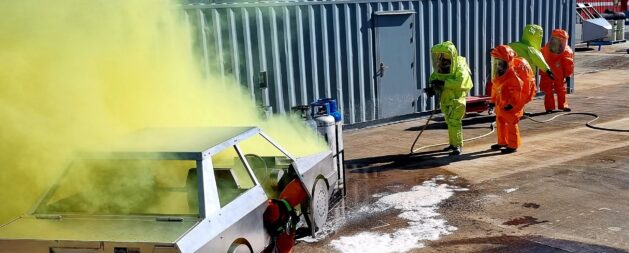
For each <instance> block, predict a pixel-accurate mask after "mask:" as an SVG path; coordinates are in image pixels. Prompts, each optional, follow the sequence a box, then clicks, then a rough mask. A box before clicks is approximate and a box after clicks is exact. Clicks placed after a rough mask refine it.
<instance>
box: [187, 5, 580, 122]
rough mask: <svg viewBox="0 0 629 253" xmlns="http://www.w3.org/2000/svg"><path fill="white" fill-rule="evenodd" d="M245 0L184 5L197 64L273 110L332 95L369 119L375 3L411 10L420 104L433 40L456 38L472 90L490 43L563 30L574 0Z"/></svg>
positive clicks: (429, 104)
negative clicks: (264, 82)
mask: <svg viewBox="0 0 629 253" xmlns="http://www.w3.org/2000/svg"><path fill="white" fill-rule="evenodd" d="M254 2H255V1H250V2H249V3H222V4H204V5H200V4H196V5H195V4H190V5H185V6H184V8H185V9H186V11H187V13H186V14H187V15H188V16H189V18H188V22H191V23H194V24H193V25H194V26H192V27H194V28H195V29H197V30H194V31H195V32H194V34H195V36H196V37H198V41H197V44H198V45H199V46H198V48H199V60H200V62H201V65H202V67H203V68H204V70H205V73H206V74H212V73H217V74H220V75H221V76H225V75H227V76H233V77H235V80H236V81H239V82H240V83H241V84H242V85H243V87H246V88H247V89H249V93H250V94H251V97H252V99H261V100H262V101H261V102H262V104H268V103H273V107H274V111H275V112H278V113H284V112H286V111H288V110H289V109H290V106H293V105H296V104H297V103H299V104H304V103H308V102H311V101H312V100H314V99H317V98H322V97H332V98H335V99H337V100H338V104H339V106H341V108H339V110H340V111H341V112H342V113H343V115H345V116H347V119H346V123H350V124H351V123H359V122H365V121H370V120H376V119H378V115H377V111H378V110H377V106H378V99H379V98H378V84H377V82H376V79H375V73H376V65H377V64H378V63H377V62H375V58H374V55H375V51H374V50H375V48H376V47H375V45H374V30H373V23H372V16H373V13H374V12H375V11H385V10H387V11H390V10H415V11H416V12H417V15H416V18H415V34H416V35H415V36H416V37H415V38H414V41H415V47H416V55H415V58H416V71H415V73H416V80H417V88H418V93H419V94H421V95H420V99H419V102H418V106H417V108H418V111H419V112H424V111H426V110H431V109H433V108H435V106H436V105H435V102H436V101H435V100H434V98H432V99H428V98H427V97H426V96H424V95H423V93H422V92H421V90H420V89H422V88H424V87H425V85H426V82H427V79H428V78H429V76H430V72H431V63H430V48H431V47H432V46H433V45H434V44H436V43H439V42H442V41H444V40H452V41H453V42H454V43H455V45H457V47H458V48H459V52H460V54H461V55H462V56H465V57H466V58H467V60H468V63H469V65H470V69H471V70H472V72H473V73H472V76H473V81H474V85H475V88H474V89H473V92H472V94H474V95H480V94H483V92H484V91H485V82H486V81H487V78H488V76H489V71H490V68H489V60H490V57H489V52H490V50H491V49H492V48H493V47H495V46H496V45H498V44H505V43H509V42H511V41H514V40H518V39H519V38H520V36H521V34H522V28H523V27H524V25H526V24H529V23H536V24H539V25H541V26H543V27H544V30H545V36H546V37H547V36H548V35H549V34H550V32H551V31H552V30H553V29H555V28H563V29H566V30H568V31H569V33H571V34H572V31H573V30H574V22H575V20H574V19H575V14H574V8H575V5H576V4H575V0H557V1H546V0H396V1H391V0H346V1H329V0H322V1H302V0H296V1H286V2H284V1H276V2H268V3H254ZM239 15H240V17H237V16H239ZM223 33H226V36H223ZM571 45H574V40H571ZM294 57H295V58H294ZM293 61H296V62H295V64H294V63H293ZM268 63H270V64H268ZM226 64H227V65H226ZM228 72H229V73H228ZM241 72H242V73H241ZM258 72H268V73H269V74H268V77H269V89H268V90H262V92H263V93H262V94H259V96H256V95H257V94H256V93H257V92H258V91H257V90H256V81H259V80H258V79H257V74H258ZM240 79H242V80H240Z"/></svg>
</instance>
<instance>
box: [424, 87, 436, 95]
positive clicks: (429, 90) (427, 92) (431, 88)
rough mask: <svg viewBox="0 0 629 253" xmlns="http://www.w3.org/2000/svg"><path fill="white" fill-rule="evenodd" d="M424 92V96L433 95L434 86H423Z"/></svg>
mask: <svg viewBox="0 0 629 253" xmlns="http://www.w3.org/2000/svg"><path fill="white" fill-rule="evenodd" d="M424 92H425V93H426V96H428V97H433V96H434V95H435V88H433V87H426V88H424Z"/></svg>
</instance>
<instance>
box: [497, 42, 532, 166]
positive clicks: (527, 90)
mask: <svg viewBox="0 0 629 253" xmlns="http://www.w3.org/2000/svg"><path fill="white" fill-rule="evenodd" d="M491 64H492V70H491V71H492V83H493V86H492V93H491V103H493V104H494V105H495V112H496V128H497V135H498V143H497V144H494V145H492V146H491V149H492V150H501V152H502V153H504V154H509V153H514V152H516V151H517V149H518V148H519V147H520V144H521V140H520V129H519V126H518V123H519V122H520V117H522V115H523V114H524V106H525V105H526V104H527V103H528V102H530V101H531V100H533V98H534V97H535V92H536V88H535V74H534V73H533V70H532V68H531V66H530V65H529V64H528V62H527V61H526V60H525V59H524V58H521V57H516V54H515V52H514V51H513V49H511V47H509V46H506V45H500V46H498V47H496V48H494V49H493V50H492V51H491Z"/></svg>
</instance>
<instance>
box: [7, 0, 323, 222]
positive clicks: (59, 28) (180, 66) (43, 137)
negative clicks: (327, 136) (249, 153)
mask: <svg viewBox="0 0 629 253" xmlns="http://www.w3.org/2000/svg"><path fill="white" fill-rule="evenodd" d="M192 42H193V41H192V36H191V31H190V29H189V27H188V26H187V25H186V24H185V22H183V17H182V13H181V10H180V9H179V7H178V6H177V5H176V4H175V3H173V2H172V1H169V0H133V1H128V0H87V1H86V0H60V1H54V2H42V1H37V0H20V1H1V2H0V186H1V187H2V188H1V191H0V203H2V204H1V206H2V208H0V224H2V223H4V222H6V221H7V220H9V219H11V218H12V217H15V216H17V215H19V214H21V213H24V212H25V211H27V209H28V208H29V207H30V206H31V205H32V204H33V203H34V202H35V200H36V198H37V197H38V196H40V194H41V192H42V190H43V189H44V188H45V187H47V186H48V185H49V184H50V183H51V182H52V178H53V177H54V176H56V175H57V174H58V172H59V171H60V170H61V169H63V165H64V162H65V161H66V159H67V158H68V156H70V154H72V153H73V152H74V151H76V150H78V149H83V148H93V147H98V146H99V145H101V144H102V143H104V142H106V141H108V140H110V139H112V138H116V137H117V136H120V135H122V134H125V133H128V132H130V131H134V130H138V129H142V128H146V127H156V126H234V125H237V126H243V125H256V126H261V127H262V128H263V129H264V130H266V131H267V132H268V133H269V134H270V135H271V136H272V137H274V138H275V139H276V140H277V141H278V142H280V143H281V144H283V145H284V146H286V147H287V148H288V149H289V151H292V152H294V153H296V154H298V155H303V154H308V153H313V152H316V151H318V150H321V149H322V145H323V144H322V143H321V142H320V141H318V139H317V137H316V135H314V134H310V133H309V131H308V130H307V129H306V128H305V127H304V126H303V124H302V123H301V122H298V121H297V120H293V119H289V118H287V117H282V118H274V119H272V120H270V121H264V122H263V121H262V120H261V119H260V117H259V116H258V112H257V109H256V108H255V105H254V103H253V102H252V101H251V100H250V99H249V98H248V97H247V96H246V95H245V94H244V92H243V91H242V90H241V89H240V88H239V85H238V84H235V83H233V82H232V81H230V80H224V79H219V78H214V77H204V76H203V74H202V73H203V72H202V71H201V68H200V67H199V64H198V62H199V61H198V59H197V55H198V54H197V53H195V51H194V49H193V47H192V44H193V43H192Z"/></svg>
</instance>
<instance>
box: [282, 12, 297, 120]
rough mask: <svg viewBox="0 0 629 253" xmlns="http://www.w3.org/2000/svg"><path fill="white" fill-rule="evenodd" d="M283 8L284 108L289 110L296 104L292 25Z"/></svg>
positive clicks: (287, 13) (288, 15) (288, 14)
mask: <svg viewBox="0 0 629 253" xmlns="http://www.w3.org/2000/svg"><path fill="white" fill-rule="evenodd" d="M282 9H283V10H284V55H285V56H286V61H285V64H286V72H284V73H282V74H284V75H287V79H288V81H287V84H286V86H287V87H288V107H289V108H285V109H286V110H287V111H290V108H291V107H293V106H295V105H297V99H296V96H297V94H295V71H294V69H293V68H294V65H293V48H292V46H293V35H292V32H291V31H292V27H291V19H290V13H289V11H288V7H282Z"/></svg>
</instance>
